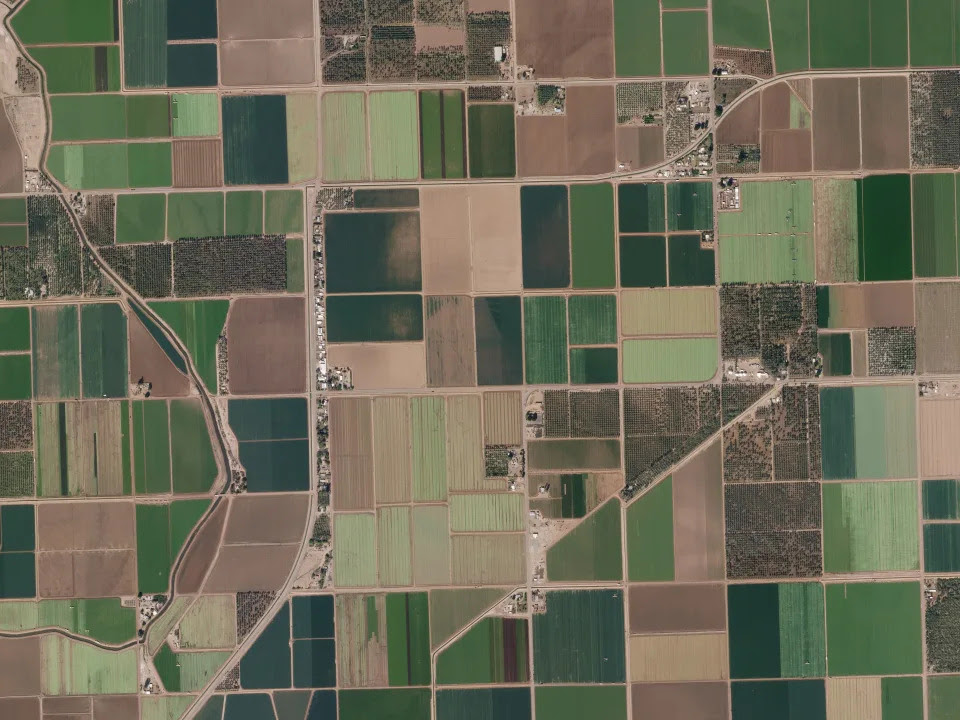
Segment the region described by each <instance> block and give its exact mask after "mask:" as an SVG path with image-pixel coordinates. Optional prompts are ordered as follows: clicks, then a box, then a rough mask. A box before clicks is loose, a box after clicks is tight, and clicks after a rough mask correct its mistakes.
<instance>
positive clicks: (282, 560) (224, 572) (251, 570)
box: [203, 544, 300, 593]
mask: <svg viewBox="0 0 960 720" xmlns="http://www.w3.org/2000/svg"><path fill="white" fill-rule="evenodd" d="M299 550H300V545H299V544H296V545H227V546H224V547H223V548H221V550H220V555H219V556H218V557H217V560H216V562H215V563H214V565H213V569H212V570H210V575H209V577H207V582H206V584H205V585H204V588H203V591H204V592H205V593H223V592H246V591H249V590H276V589H278V588H279V587H280V586H281V585H283V583H284V581H285V580H286V579H287V575H289V574H290V570H291V568H292V567H293V563H294V561H295V560H296V557H297V553H298V552H299Z"/></svg>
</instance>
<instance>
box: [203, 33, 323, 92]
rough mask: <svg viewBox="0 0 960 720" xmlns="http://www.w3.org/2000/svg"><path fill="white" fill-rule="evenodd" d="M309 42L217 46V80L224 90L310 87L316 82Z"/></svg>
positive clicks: (310, 39)
mask: <svg viewBox="0 0 960 720" xmlns="http://www.w3.org/2000/svg"><path fill="white" fill-rule="evenodd" d="M314 45H315V43H314V41H313V38H302V39H301V38H292V39H287V40H239V41H232V42H224V43H222V44H221V45H220V77H221V79H222V81H223V84H224V85H226V86H228V87H242V86H250V85H271V86H272V85H310V84H312V83H313V82H314V80H315V79H316V63H315V62H314V58H313V49H314Z"/></svg>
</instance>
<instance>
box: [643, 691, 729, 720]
mask: <svg viewBox="0 0 960 720" xmlns="http://www.w3.org/2000/svg"><path fill="white" fill-rule="evenodd" d="M630 695H631V699H632V700H633V720H643V719H644V718H648V717H650V718H652V717H655V718H657V720H692V718H697V720H721V718H726V717H727V716H728V714H729V712H730V710H729V708H728V700H727V683H725V682H685V683H634V684H633V685H631V686H630Z"/></svg>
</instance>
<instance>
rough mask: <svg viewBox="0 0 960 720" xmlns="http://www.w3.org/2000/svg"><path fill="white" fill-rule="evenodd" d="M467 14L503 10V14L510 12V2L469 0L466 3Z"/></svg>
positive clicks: (503, 0) (506, 0)
mask: <svg viewBox="0 0 960 720" xmlns="http://www.w3.org/2000/svg"><path fill="white" fill-rule="evenodd" d="M466 9H467V12H473V13H478V12H492V11H494V10H502V11H503V12H510V2H509V0H467V1H466Z"/></svg>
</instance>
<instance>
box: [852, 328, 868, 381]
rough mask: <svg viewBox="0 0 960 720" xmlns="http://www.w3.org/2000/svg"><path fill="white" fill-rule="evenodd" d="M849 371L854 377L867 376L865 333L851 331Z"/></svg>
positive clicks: (864, 331) (863, 331) (862, 331)
mask: <svg viewBox="0 0 960 720" xmlns="http://www.w3.org/2000/svg"><path fill="white" fill-rule="evenodd" d="M850 355H851V358H850V359H851V368H850V371H851V373H853V376H854V377H865V376H866V374H867V331H866V330H853V331H852V332H851V333H850Z"/></svg>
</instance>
